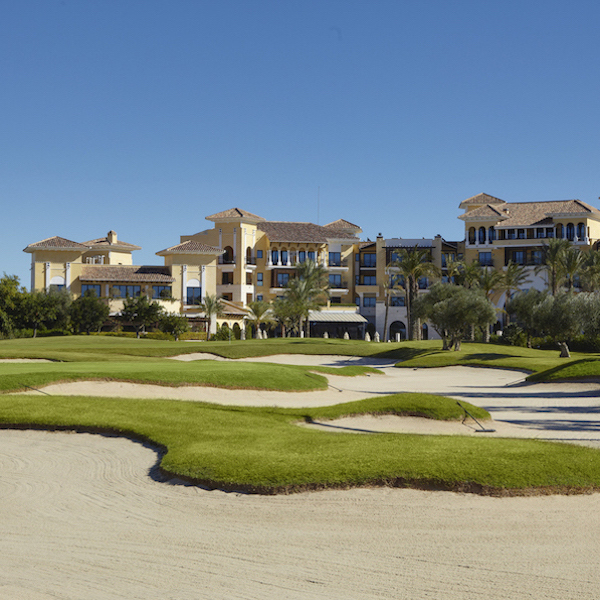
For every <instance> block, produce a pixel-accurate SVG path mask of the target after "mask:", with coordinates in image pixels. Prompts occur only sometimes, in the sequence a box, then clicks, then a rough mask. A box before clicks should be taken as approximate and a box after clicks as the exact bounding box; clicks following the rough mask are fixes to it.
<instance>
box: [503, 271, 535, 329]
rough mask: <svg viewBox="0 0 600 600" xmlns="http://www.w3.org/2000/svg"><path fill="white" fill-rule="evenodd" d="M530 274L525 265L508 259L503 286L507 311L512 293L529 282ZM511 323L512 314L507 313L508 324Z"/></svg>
mask: <svg viewBox="0 0 600 600" xmlns="http://www.w3.org/2000/svg"><path fill="white" fill-rule="evenodd" d="M529 281H530V279H529V275H528V273H527V269H526V267H525V266H523V265H519V264H517V263H514V262H513V261H512V260H509V261H508V264H507V265H506V269H505V271H504V273H503V274H502V287H503V289H504V291H505V296H504V306H505V311H506V303H507V302H508V301H509V300H510V297H511V296H512V293H513V292H514V291H515V290H518V289H520V288H521V287H522V286H524V285H525V284H526V283H529ZM509 323H510V315H509V314H508V313H506V324H507V325H508V324H509Z"/></svg>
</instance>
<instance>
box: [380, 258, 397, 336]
mask: <svg viewBox="0 0 600 600" xmlns="http://www.w3.org/2000/svg"><path fill="white" fill-rule="evenodd" d="M389 267H390V265H388V268H387V269H386V271H385V274H386V278H385V283H384V284H383V293H384V294H385V321H384V325H383V341H384V342H387V341H388V337H389V331H388V315H389V312H390V302H391V301H392V297H393V296H394V295H395V294H394V290H397V289H398V287H399V281H398V277H397V276H396V275H394V274H393V273H391V272H390V269H389Z"/></svg>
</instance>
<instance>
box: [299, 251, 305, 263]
mask: <svg viewBox="0 0 600 600" xmlns="http://www.w3.org/2000/svg"><path fill="white" fill-rule="evenodd" d="M298 262H299V263H303V262H306V251H305V250H300V252H298Z"/></svg>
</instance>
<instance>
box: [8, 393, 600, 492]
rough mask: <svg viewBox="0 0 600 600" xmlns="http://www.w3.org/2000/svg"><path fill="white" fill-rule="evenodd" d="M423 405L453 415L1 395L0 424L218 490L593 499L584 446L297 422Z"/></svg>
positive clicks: (589, 454)
mask: <svg viewBox="0 0 600 600" xmlns="http://www.w3.org/2000/svg"><path fill="white" fill-rule="evenodd" d="M421 406H423V407H426V408H424V410H423V413H425V414H428V415H429V416H431V415H432V414H433V415H436V416H445V418H447V417H448V416H453V417H458V416H460V414H459V413H460V410H459V409H458V407H457V406H456V403H455V401H453V400H450V399H445V398H440V397H432V396H427V395H421V394H398V395H394V396H388V397H386V398H376V399H368V400H365V401H361V402H353V403H349V404H346V405H339V406H337V407H325V408H311V409H276V408H242V407H224V406H217V405H210V404H201V403H188V402H176V401H167V400H137V399H131V400H127V399H121V400H116V399H108V398H107V399H103V398H96V399H88V398H83V397H61V396H52V397H45V396H42V397H37V396H11V395H4V396H0V423H2V424H4V425H6V426H21V427H31V426H38V427H41V428H67V429H68V428H73V429H77V430H87V431H112V432H116V433H120V434H123V435H126V436H129V437H134V438H139V439H144V440H149V441H152V442H153V443H155V444H158V445H159V446H160V447H161V448H163V449H164V450H165V451H166V452H165V453H164V455H163V456H162V459H161V468H162V469H163V471H164V472H166V473H168V474H170V475H178V476H180V477H183V478H185V479H189V480H191V481H194V482H196V483H200V484H204V485H207V486H209V487H216V488H220V489H225V490H239V491H249V492H258V493H281V492H292V491H300V490H306V489H322V488H332V487H349V486H365V485H399V486H413V487H425V488H436V489H454V490H463V491H477V492H480V493H536V492H541V491H546V492H548V491H550V492H582V491H590V490H598V489H600V452H598V451H596V450H592V449H589V448H584V447H579V446H570V445H567V444H564V445H563V444H553V443H547V442H539V441H534V440H509V439H498V438H487V439H486V438H483V437H482V438H478V437H461V436H420V435H400V434H374V435H358V434H342V433H328V432H322V431H316V430H311V429H306V428H302V427H298V426H297V425H296V424H295V422H297V421H300V420H302V419H315V420H316V419H323V418H333V417H336V416H341V415H344V414H356V413H362V412H367V413H371V412H376V413H381V412H395V413H398V414H404V413H408V414H419V413H420V412H421V411H420V407H421ZM457 409H458V410H457ZM471 410H473V411H477V410H478V409H476V408H475V407H471ZM479 410H480V409H479ZM484 412H485V411H484ZM484 412H483V413H481V412H479V413H478V414H479V416H482V414H484Z"/></svg>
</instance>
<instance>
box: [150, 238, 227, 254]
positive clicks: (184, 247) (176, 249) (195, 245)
mask: <svg viewBox="0 0 600 600" xmlns="http://www.w3.org/2000/svg"><path fill="white" fill-rule="evenodd" d="M224 253H225V250H221V249H220V248H216V247H215V246H209V245H208V244H202V243H201V242H197V241H195V240H188V241H187V242H182V243H181V244H177V245H175V246H171V247H170V248H165V249H164V250H161V251H160V252H157V253H156V254H157V255H158V256H167V255H169V254H214V255H216V256H218V255H220V254H224Z"/></svg>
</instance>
